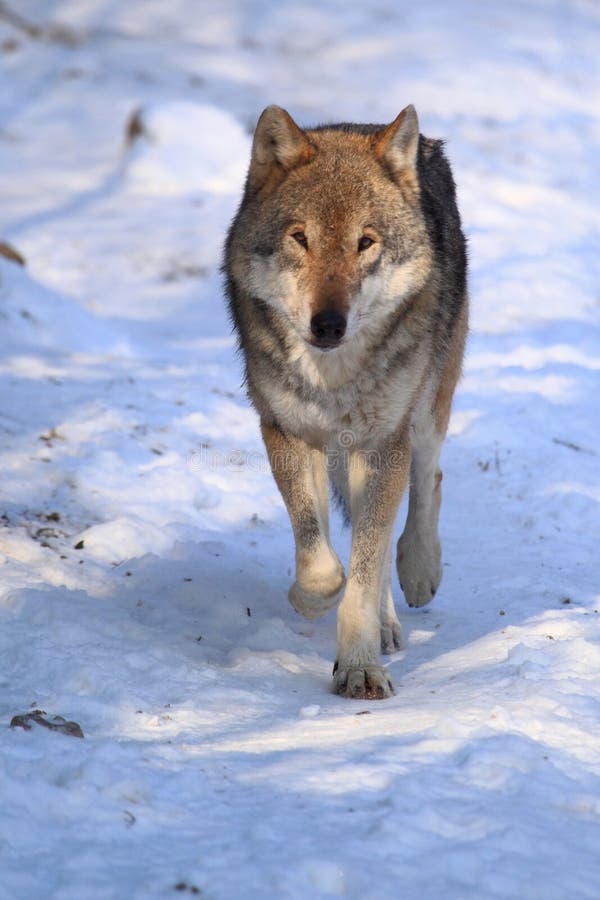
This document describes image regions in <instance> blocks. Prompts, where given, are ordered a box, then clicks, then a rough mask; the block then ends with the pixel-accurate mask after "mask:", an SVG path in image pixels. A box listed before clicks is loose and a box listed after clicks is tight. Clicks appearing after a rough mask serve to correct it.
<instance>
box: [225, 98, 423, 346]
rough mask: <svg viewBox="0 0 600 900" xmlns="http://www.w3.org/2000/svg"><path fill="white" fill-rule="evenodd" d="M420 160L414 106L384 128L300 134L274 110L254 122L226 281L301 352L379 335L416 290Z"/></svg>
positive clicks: (420, 256) (420, 285)
mask: <svg viewBox="0 0 600 900" xmlns="http://www.w3.org/2000/svg"><path fill="white" fill-rule="evenodd" d="M418 151H419V124H418V120H417V114H416V112H415V109H414V107H413V106H407V107H406V109H404V110H403V111H402V112H401V113H400V115H399V116H398V117H397V118H396V119H395V120H394V121H393V122H392V123H391V125H388V126H387V127H382V126H371V125H366V126H356V125H334V126H324V127H320V128H316V129H312V130H306V131H304V130H302V129H301V128H299V127H298V125H297V124H296V123H295V122H294V121H293V119H292V118H291V116H290V115H289V114H288V113H287V112H286V111H285V110H283V109H281V108H280V107H277V106H269V107H267V109H265V111H264V112H263V113H262V115H261V117H260V119H259V122H258V125H257V127H256V132H255V134H254V141H253V147H252V158H251V162H250V169H249V172H248V178H247V181H246V188H245V194H244V199H243V201H242V205H241V208H240V211H239V213H238V216H237V218H236V220H235V222H234V225H233V227H232V232H231V234H230V247H229V255H230V263H229V266H230V273H231V277H232V278H233V280H234V281H235V282H236V283H237V284H238V285H239V286H240V287H241V288H242V290H243V293H244V294H245V295H246V296H249V297H250V298H252V299H253V300H258V301H262V302H263V303H265V304H267V305H268V306H269V308H270V309H272V310H273V311H274V312H275V313H276V314H277V316H278V317H280V318H281V320H282V322H284V323H285V325H286V328H287V329H289V330H290V331H291V333H292V334H293V335H294V336H295V337H296V338H300V339H301V343H302V345H303V346H304V347H309V348H311V350H314V351H316V352H317V353H321V352H323V351H331V350H335V349H336V348H340V347H342V346H343V345H346V344H348V343H349V342H352V341H355V340H359V338H360V336H361V335H363V336H368V335H369V334H376V333H381V330H382V329H383V328H385V325H386V322H387V321H388V320H389V319H390V318H391V317H392V316H393V315H394V313H395V312H397V310H398V308H399V307H401V306H402V304H403V303H404V302H406V300H407V298H409V297H411V296H413V295H414V294H415V293H416V292H417V291H419V290H421V289H422V288H423V287H424V285H425V284H426V282H427V280H428V278H429V277H430V274H431V268H432V249H431V245H430V242H429V239H428V235H427V229H426V226H425V222H424V219H423V215H422V212H421V204H420V188H419V179H418V174H417V155H418Z"/></svg>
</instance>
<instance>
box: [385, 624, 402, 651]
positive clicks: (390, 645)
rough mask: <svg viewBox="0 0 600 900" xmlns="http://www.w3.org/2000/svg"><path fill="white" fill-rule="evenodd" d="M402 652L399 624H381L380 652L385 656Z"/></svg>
mask: <svg viewBox="0 0 600 900" xmlns="http://www.w3.org/2000/svg"><path fill="white" fill-rule="evenodd" d="M398 650H402V628H401V627H400V622H399V621H398V620H397V619H396V621H395V622H393V621H387V622H382V623H381V652H382V653H383V654H385V655H386V656H390V655H391V654H392V653H396V652H397V651H398Z"/></svg>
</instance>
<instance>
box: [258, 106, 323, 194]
mask: <svg viewBox="0 0 600 900" xmlns="http://www.w3.org/2000/svg"><path fill="white" fill-rule="evenodd" d="M314 153H315V148H314V146H313V145H312V144H311V142H310V141H309V139H308V138H307V136H306V135H305V133H304V132H303V131H302V129H301V128H299V127H298V126H297V125H296V123H295V122H294V120H293V119H292V117H291V116H290V114H289V113H288V112H286V111H285V109H282V108H281V107H280V106H267V108H266V109H265V110H264V112H263V113H262V115H261V117H260V119H259V120H258V124H257V126H256V131H255V132H254V140H253V142H252V158H251V160H250V171H249V172H248V188H249V190H250V191H251V193H256V191H259V190H260V189H261V188H262V187H264V185H265V184H266V183H267V182H268V181H270V180H271V179H272V180H273V181H279V180H281V178H282V177H283V175H284V174H285V173H286V172H289V171H290V169H293V168H295V167H296V166H300V165H302V164H303V163H307V162H309V161H310V160H311V159H312V157H313V156H314Z"/></svg>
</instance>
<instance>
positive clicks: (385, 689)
mask: <svg viewBox="0 0 600 900" xmlns="http://www.w3.org/2000/svg"><path fill="white" fill-rule="evenodd" d="M333 692H334V694H341V695H342V696H343V697H351V698H352V699H353V700H385V699H386V698H387V697H391V696H392V695H393V693H394V686H393V685H392V680H391V678H390V676H389V675H388V674H387V672H386V670H385V669H384V668H383V666H348V667H345V666H339V665H338V663H337V662H336V664H335V666H334V667H333Z"/></svg>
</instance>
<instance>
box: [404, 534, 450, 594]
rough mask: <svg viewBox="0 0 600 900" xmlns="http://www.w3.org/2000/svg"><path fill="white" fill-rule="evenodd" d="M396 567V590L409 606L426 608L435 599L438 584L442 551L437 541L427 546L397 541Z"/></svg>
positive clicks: (440, 577) (440, 575)
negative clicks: (398, 589) (397, 586)
mask: <svg viewBox="0 0 600 900" xmlns="http://www.w3.org/2000/svg"><path fill="white" fill-rule="evenodd" d="M396 567H397V569H398V578H399V579H400V587H401V588H402V590H403V592H404V597H405V599H406V602H407V604H408V605H409V606H413V607H414V606H426V605H427V604H428V603H430V602H431V601H432V599H433V597H434V596H435V592H436V591H437V589H438V587H439V586H440V581H441V580H442V551H441V547H440V544H439V541H436V542H435V543H433V544H432V545H430V546H427V545H426V544H423V543H417V542H409V541H407V540H405V539H404V536H402V537H401V538H400V540H399V541H398V552H397V555H396Z"/></svg>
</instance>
